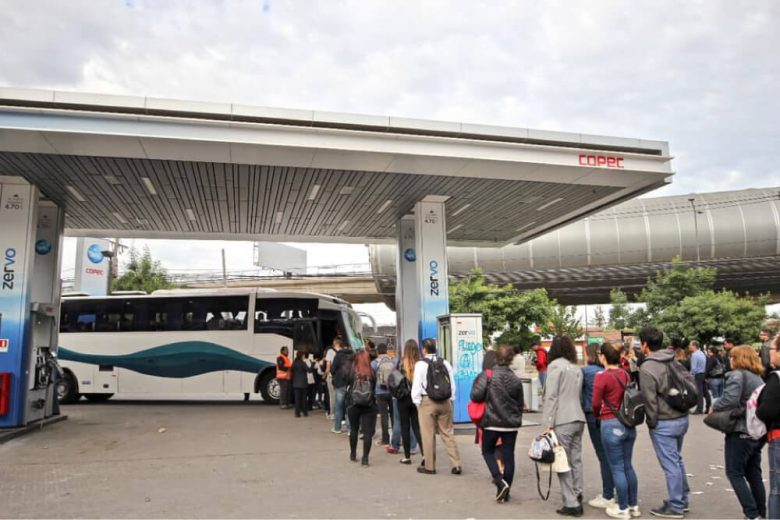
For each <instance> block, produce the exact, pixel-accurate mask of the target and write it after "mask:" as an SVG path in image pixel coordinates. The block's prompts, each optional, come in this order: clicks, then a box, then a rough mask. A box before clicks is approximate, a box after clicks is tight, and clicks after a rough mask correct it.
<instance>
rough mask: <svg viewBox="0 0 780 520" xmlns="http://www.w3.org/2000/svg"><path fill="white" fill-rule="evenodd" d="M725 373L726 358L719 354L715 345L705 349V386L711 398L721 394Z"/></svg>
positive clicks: (718, 397)
mask: <svg viewBox="0 0 780 520" xmlns="http://www.w3.org/2000/svg"><path fill="white" fill-rule="evenodd" d="M725 375H726V359H725V358H724V357H723V356H721V354H720V350H719V349H718V347H717V346H715V345H712V346H710V348H708V349H707V387H708V388H709V391H710V393H711V394H712V398H713V399H720V397H721V396H722V395H723V385H724V382H725V381H724V377H725Z"/></svg>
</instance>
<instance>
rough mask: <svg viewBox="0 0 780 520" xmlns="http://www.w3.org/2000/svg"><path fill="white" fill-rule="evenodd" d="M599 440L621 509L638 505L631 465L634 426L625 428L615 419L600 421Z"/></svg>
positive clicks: (634, 437)
mask: <svg viewBox="0 0 780 520" xmlns="http://www.w3.org/2000/svg"><path fill="white" fill-rule="evenodd" d="M601 442H602V443H603V444H604V453H605V454H606V456H607V460H608V461H609V467H610V468H611V469H612V479H613V481H614V482H615V489H617V497H618V500H617V501H618V505H619V506H620V509H621V510H625V509H627V508H628V506H636V505H639V499H638V497H637V494H638V488H639V482H638V481H637V478H636V472H635V471H634V467H633V466H632V465H631V458H632V456H633V454H634V443H635V442H636V428H627V427H626V426H623V425H622V424H621V423H620V421H618V420H617V419H608V420H606V421H601Z"/></svg>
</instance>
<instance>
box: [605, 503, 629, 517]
mask: <svg viewBox="0 0 780 520" xmlns="http://www.w3.org/2000/svg"><path fill="white" fill-rule="evenodd" d="M607 516H610V517H612V518H621V519H623V520H629V518H631V515H630V514H629V512H628V509H620V507H619V506H611V507H608V508H607Z"/></svg>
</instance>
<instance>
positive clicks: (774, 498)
mask: <svg viewBox="0 0 780 520" xmlns="http://www.w3.org/2000/svg"><path fill="white" fill-rule="evenodd" d="M734 350H736V348H735V349H732V352H733V351H734ZM769 364H770V366H771V367H774V368H775V369H780V336H778V337H776V338H775V339H774V341H772V344H771V345H770V346H769ZM756 417H758V419H760V420H761V421H763V422H764V424H765V425H766V434H767V440H768V441H769V453H768V456H769V516H767V517H766V518H767V519H769V520H778V519H780V370H775V371H774V372H771V373H770V374H767V382H766V386H765V387H764V389H763V390H762V391H761V395H759V396H758V407H757V408H756Z"/></svg>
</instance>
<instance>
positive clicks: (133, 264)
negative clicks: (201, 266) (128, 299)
mask: <svg viewBox="0 0 780 520" xmlns="http://www.w3.org/2000/svg"><path fill="white" fill-rule="evenodd" d="M126 268H127V270H126V271H125V274H123V275H122V276H120V277H119V278H117V279H115V280H113V281H112V283H111V290H112V291H144V292H146V293H151V292H152V291H156V290H157V289H171V288H173V287H174V285H173V284H172V283H171V282H170V281H169V280H168V274H167V273H166V271H165V269H163V267H162V265H161V264H160V262H159V261H155V260H154V259H153V258H152V253H151V252H150V251H149V248H148V247H145V248H144V252H143V253H139V252H138V250H137V249H135V248H131V249H130V260H129V261H128V262H127V266H126Z"/></svg>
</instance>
